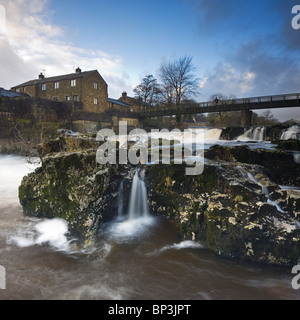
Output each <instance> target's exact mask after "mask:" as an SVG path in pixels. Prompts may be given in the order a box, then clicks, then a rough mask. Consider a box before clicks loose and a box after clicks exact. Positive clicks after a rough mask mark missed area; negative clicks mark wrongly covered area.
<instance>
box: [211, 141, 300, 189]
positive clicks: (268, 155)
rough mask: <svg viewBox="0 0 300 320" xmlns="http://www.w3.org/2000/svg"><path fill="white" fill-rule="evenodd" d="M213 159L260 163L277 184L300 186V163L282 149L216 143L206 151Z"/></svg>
mask: <svg viewBox="0 0 300 320" xmlns="http://www.w3.org/2000/svg"><path fill="white" fill-rule="evenodd" d="M205 157H206V158H208V159H212V160H221V161H235V162H241V163H248V164H255V165H260V166H263V167H265V168H266V170H265V171H266V172H267V171H268V176H269V178H271V180H272V181H274V182H275V183H277V184H282V185H293V186H300V164H299V163H296V162H295V159H294V155H293V154H292V153H289V152H286V151H282V150H267V149H261V148H257V149H250V148H249V147H248V146H246V145H242V146H235V147H227V146H220V145H215V146H212V147H211V148H210V149H209V150H207V151H206V152H205Z"/></svg>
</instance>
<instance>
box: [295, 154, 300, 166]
mask: <svg viewBox="0 0 300 320" xmlns="http://www.w3.org/2000/svg"><path fill="white" fill-rule="evenodd" d="M294 161H295V162H296V163H298V164H300V152H299V153H298V152H297V153H294Z"/></svg>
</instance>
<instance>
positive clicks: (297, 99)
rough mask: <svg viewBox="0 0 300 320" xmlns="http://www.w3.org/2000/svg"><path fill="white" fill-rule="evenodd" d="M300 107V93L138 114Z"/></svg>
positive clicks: (142, 111)
mask: <svg viewBox="0 0 300 320" xmlns="http://www.w3.org/2000/svg"><path fill="white" fill-rule="evenodd" d="M292 107H300V93H293V94H285V95H274V96H263V97H253V98H244V99H234V100H225V101H220V102H218V103H216V102H214V101H208V102H201V103H198V104H194V105H192V106H190V105H180V106H179V107H176V106H168V107H159V108H154V107H153V108H151V110H149V109H143V110H141V111H139V112H138V113H137V116H138V117H139V118H148V117H159V116H168V115H178V114H196V113H211V112H226V111H242V110H257V109H272V108H292Z"/></svg>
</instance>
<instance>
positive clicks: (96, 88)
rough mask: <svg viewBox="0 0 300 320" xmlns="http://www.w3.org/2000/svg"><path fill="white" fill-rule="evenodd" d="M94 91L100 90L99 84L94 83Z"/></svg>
mask: <svg viewBox="0 0 300 320" xmlns="http://www.w3.org/2000/svg"><path fill="white" fill-rule="evenodd" d="M94 89H95V90H98V82H94Z"/></svg>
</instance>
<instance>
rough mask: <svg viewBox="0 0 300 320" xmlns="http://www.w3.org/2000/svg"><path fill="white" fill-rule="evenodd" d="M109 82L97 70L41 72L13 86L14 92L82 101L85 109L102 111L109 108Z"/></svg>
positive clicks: (59, 99)
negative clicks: (54, 74) (59, 73)
mask: <svg viewBox="0 0 300 320" xmlns="http://www.w3.org/2000/svg"><path fill="white" fill-rule="evenodd" d="M107 88H108V86H107V83H106V82H105V81H104V79H103V78H102V77H101V75H100V74H99V72H98V71H97V70H92V71H85V72H82V71H81V69H80V68H77V69H76V72H75V73H71V74H66V75H61V76H55V77H49V78H45V76H44V75H43V74H42V73H41V74H40V75H39V78H38V79H36V80H30V81H27V82H25V83H22V84H19V85H17V86H15V87H13V88H11V90H12V91H14V92H19V93H26V94H28V95H30V96H31V97H36V98H42V99H47V100H54V101H74V102H81V103H82V104H83V105H84V110H85V111H88V112H95V113H101V112H104V111H106V110H107V109H108V107H109V106H108V93H107Z"/></svg>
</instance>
